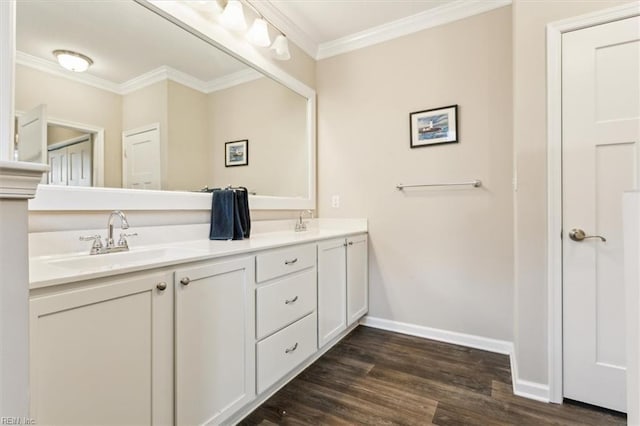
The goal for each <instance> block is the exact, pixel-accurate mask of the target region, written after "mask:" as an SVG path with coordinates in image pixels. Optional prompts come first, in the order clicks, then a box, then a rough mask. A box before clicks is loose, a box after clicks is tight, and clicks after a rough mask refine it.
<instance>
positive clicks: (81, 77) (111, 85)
mask: <svg viewBox="0 0 640 426" xmlns="http://www.w3.org/2000/svg"><path fill="white" fill-rule="evenodd" d="M16 63H18V64H20V65H23V66H26V67H29V68H33V69H36V70H38V71H42V72H45V73H47V74H51V75H55V76H58V77H62V78H66V79H67V80H71V81H75V82H78V83H82V84H86V85H89V86H93V87H96V88H98V89H102V90H106V91H109V92H112V93H115V94H117V95H127V94H129V93H132V92H135V91H136V90H140V89H142V88H145V87H147V86H150V85H152V84H155V83H158V82H160V81H164V80H171V81H175V82H176V83H179V84H182V85H183V86H187V87H189V88H191V89H193V90H197V91H199V92H202V93H204V94H209V93H212V92H215V91H218V90H222V89H227V88H229V87H233V86H236V85H239V84H243V83H247V82H249V81H252V80H257V79H259V78H261V77H264V75H263V74H262V73H260V72H259V71H256V70H254V69H253V68H248V69H245V70H240V71H237V72H234V73H232V74H227V75H225V76H222V77H219V78H214V79H213V80H210V81H203V80H200V79H198V78H196V77H194V76H192V75H191V74H187V73H185V72H182V71H179V70H177V69H175V68H172V67H169V66H166V65H164V66H161V67H158V68H156V69H153V70H151V71H149V72H146V73H144V74H141V75H139V76H137V77H134V78H132V79H130V80H127V81H125V82H124V83H121V84H118V83H115V82H113V81H110V80H106V79H103V78H100V77H95V76H93V75H91V74H83V73H74V72H71V71H66V70H64V69H62V68H61V67H60V66H59V65H58V63H57V62H55V61H48V60H46V59H42V58H38V57H36V56H33V55H29V54H28V53H24V52H19V51H18V52H16Z"/></svg>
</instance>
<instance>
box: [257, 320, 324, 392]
mask: <svg viewBox="0 0 640 426" xmlns="http://www.w3.org/2000/svg"><path fill="white" fill-rule="evenodd" d="M317 342H318V339H317V321H316V314H315V312H314V313H312V314H309V315H307V316H306V317H304V318H302V319H301V320H299V321H298V322H296V323H293V324H291V325H290V326H289V327H287V328H285V329H284V330H280V331H279V332H277V333H276V334H274V335H273V336H270V337H267V338H266V339H264V340H263V341H262V342H259V343H258V344H257V346H258V384H257V385H258V392H262V391H264V390H265V389H267V388H268V387H269V386H271V385H273V384H274V383H276V382H277V381H278V380H280V379H281V378H282V377H284V376H285V375H286V374H287V373H289V372H290V371H291V370H293V369H294V368H296V367H297V366H298V365H300V363H302V362H303V361H304V360H305V359H307V358H308V357H309V356H311V355H312V354H313V353H314V352H315V351H316V349H317V347H318V346H317Z"/></svg>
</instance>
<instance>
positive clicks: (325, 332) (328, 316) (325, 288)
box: [318, 238, 347, 347]
mask: <svg viewBox="0 0 640 426" xmlns="http://www.w3.org/2000/svg"><path fill="white" fill-rule="evenodd" d="M345 250H346V243H345V240H344V238H340V239H335V240H329V241H325V242H322V243H319V244H318V346H319V347H322V346H324V345H325V344H327V343H329V341H330V340H331V339H333V338H334V337H335V336H337V335H338V334H340V332H341V331H343V330H345V329H346V328H347V317H346V312H347V306H346V302H347V300H346V298H347V264H346V256H345Z"/></svg>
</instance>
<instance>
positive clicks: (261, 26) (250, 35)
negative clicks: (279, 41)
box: [247, 18, 271, 47]
mask: <svg viewBox="0 0 640 426" xmlns="http://www.w3.org/2000/svg"><path fill="white" fill-rule="evenodd" d="M247 40H249V42H250V43H251V44H255V45H256V46H260V47H267V46H269V45H270V44H271V40H270V39H269V29H268V28H267V21H265V20H264V19H262V18H256V20H255V21H253V25H252V26H251V28H250V29H249V32H247Z"/></svg>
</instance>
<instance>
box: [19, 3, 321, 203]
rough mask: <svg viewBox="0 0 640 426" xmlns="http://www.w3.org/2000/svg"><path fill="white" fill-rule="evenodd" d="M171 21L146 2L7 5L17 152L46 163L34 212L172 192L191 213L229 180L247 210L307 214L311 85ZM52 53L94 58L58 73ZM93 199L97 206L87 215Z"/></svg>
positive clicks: (311, 189)
mask: <svg viewBox="0 0 640 426" xmlns="http://www.w3.org/2000/svg"><path fill="white" fill-rule="evenodd" d="M169 18H172V16H169V15H167V14H166V13H163V12H162V11H159V10H158V9H157V8H155V7H154V6H152V5H151V4H149V3H146V2H136V1H118V0H113V1H104V2H87V1H64V2H49V1H18V2H17V7H16V65H15V119H16V133H17V136H16V138H15V141H16V145H15V149H16V151H17V156H18V159H20V160H22V161H33V162H46V163H48V164H49V165H50V168H51V170H50V172H49V174H48V176H47V177H46V178H45V179H44V180H43V183H42V185H41V188H40V189H39V192H38V195H39V196H38V197H37V198H36V200H35V201H34V203H32V206H31V207H32V209H35V210H59V209H68V208H69V206H70V205H71V206H76V207H77V208H78V209H84V208H85V207H86V208H87V209H101V208H102V207H101V206H103V205H105V206H106V205H107V204H106V202H105V200H104V199H103V198H104V197H107V201H108V199H112V198H113V197H118V196H119V195H121V196H125V199H126V200H128V201H127V203H125V205H124V206H122V204H119V205H120V206H122V207H129V208H137V207H136V202H134V200H140V199H143V198H144V197H148V196H153V197H154V200H155V201H154V203H153V204H154V205H155V206H157V207H159V208H162V205H163V203H162V202H159V201H158V200H160V199H161V197H162V196H163V195H164V196H165V198H166V197H170V196H171V194H173V195H174V196H175V193H174V192H175V191H179V192H181V193H182V194H181V195H180V196H181V197H182V198H181V199H183V200H186V199H187V198H189V196H193V197H196V198H190V200H192V201H189V202H187V203H186V204H183V205H182V206H180V207H181V208H190V207H191V208H199V207H201V206H205V205H206V204H203V201H200V200H202V199H203V197H205V195H204V194H200V193H199V192H201V191H203V190H206V189H212V188H217V187H226V186H228V185H231V186H243V187H246V188H247V189H248V190H249V192H250V193H251V194H252V195H253V196H254V197H253V201H254V202H253V203H252V208H309V207H313V204H314V198H315V178H314V174H315V166H314V161H315V156H314V152H313V151H314V149H315V143H314V137H315V135H314V132H315V126H314V122H313V120H315V114H314V112H315V109H314V108H315V105H314V103H315V93H314V92H313V90H311V89H308V88H306V87H305V86H304V85H302V84H301V83H299V82H297V81H296V82H295V84H293V85H290V84H287V81H288V78H285V79H283V78H280V79H278V78H274V76H273V75H271V74H269V73H267V72H264V70H260V71H259V70H258V69H259V68H258V67H257V66H256V64H251V66H249V65H248V63H250V61H247V60H245V59H244V58H243V59H242V60H240V59H239V58H238V55H231V54H229V53H227V52H225V51H223V50H222V49H220V48H218V47H216V46H214V43H213V42H212V40H208V39H207V38H206V37H202V36H197V34H199V33H198V32H197V31H187V30H186V29H185V26H184V25H181V26H179V25H177V24H176V21H175V19H169ZM227 50H228V49H227ZM56 51H72V52H75V53H78V54H81V55H85V56H87V57H88V58H90V61H91V62H92V63H91V64H90V66H89V68H88V70H87V71H85V72H73V71H69V70H66V69H64V68H63V67H62V66H61V64H60V63H58V62H57V60H56V59H57V58H56V56H55V55H54V52H56ZM57 53H58V55H59V54H60V52H57ZM71 59H74V58H71ZM300 87H303V90H300ZM113 188H119V189H124V190H125V191H122V190H116V189H113ZM130 190H147V191H140V192H137V193H136V194H134V195H131V194H132V191H130ZM158 191H161V193H160V192H158ZM168 191H170V192H168ZM94 193H95V194H98V196H99V197H101V199H103V200H102V202H101V203H98V204H93V205H86V206H85V204H87V203H84V204H83V201H82V199H84V200H86V199H87V197H89V199H91V198H93V196H92V195H91V194H94ZM123 194H124V195H123ZM149 194H152V195H149ZM40 195H42V196H40ZM198 196H200V198H197V197H198ZM141 197H142V198H141ZM113 199H114V200H117V198H113ZM166 199H167V200H170V198H166ZM174 199H175V198H174ZM65 200H67V201H69V200H71V201H73V200H75V201H76V204H73V203H71V204H69V203H68V202H65ZM120 200H121V202H122V199H120ZM269 200H271V201H273V202H269ZM167 203H168V204H172V203H173V201H167ZM83 206H85V207H83ZM107 208H110V207H107ZM140 208H141V209H144V208H146V207H145V206H143V205H141V206H140ZM167 208H178V207H176V206H171V205H168V206H167Z"/></svg>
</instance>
